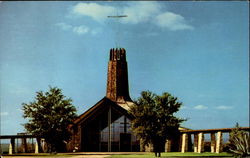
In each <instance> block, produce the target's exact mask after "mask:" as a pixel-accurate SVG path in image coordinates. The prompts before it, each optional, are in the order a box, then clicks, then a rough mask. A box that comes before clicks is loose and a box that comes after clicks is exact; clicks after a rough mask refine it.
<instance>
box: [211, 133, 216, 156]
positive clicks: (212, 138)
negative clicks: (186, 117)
mask: <svg viewBox="0 0 250 158" xmlns="http://www.w3.org/2000/svg"><path fill="white" fill-rule="evenodd" d="M210 137H211V153H214V152H215V145H216V141H215V133H211V134H210Z"/></svg>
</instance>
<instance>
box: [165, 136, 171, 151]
mask: <svg viewBox="0 0 250 158" xmlns="http://www.w3.org/2000/svg"><path fill="white" fill-rule="evenodd" d="M171 144H172V140H170V139H168V140H167V141H166V144H165V152H171Z"/></svg>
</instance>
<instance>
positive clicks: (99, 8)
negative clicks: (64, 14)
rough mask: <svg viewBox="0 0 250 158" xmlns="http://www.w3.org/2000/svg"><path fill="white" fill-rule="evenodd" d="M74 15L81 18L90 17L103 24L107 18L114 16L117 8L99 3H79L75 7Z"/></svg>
mask: <svg viewBox="0 0 250 158" xmlns="http://www.w3.org/2000/svg"><path fill="white" fill-rule="evenodd" d="M73 13H75V14H77V15H80V16H82V15H83V16H89V17H91V18H93V19H94V20H96V21H99V22H101V21H103V20H105V19H107V16H109V15H114V13H115V8H114V7H112V6H105V5H99V4H97V3H78V4H77V5H76V6H74V7H73Z"/></svg>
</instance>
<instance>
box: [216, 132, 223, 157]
mask: <svg viewBox="0 0 250 158" xmlns="http://www.w3.org/2000/svg"><path fill="white" fill-rule="evenodd" d="M221 145H222V132H221V131H219V132H217V140H216V153H220V152H221V151H222V146H221Z"/></svg>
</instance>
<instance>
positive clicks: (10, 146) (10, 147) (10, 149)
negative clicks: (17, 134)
mask: <svg viewBox="0 0 250 158" xmlns="http://www.w3.org/2000/svg"><path fill="white" fill-rule="evenodd" d="M12 154H13V153H12V144H11V143H10V145H9V155H12Z"/></svg>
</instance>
